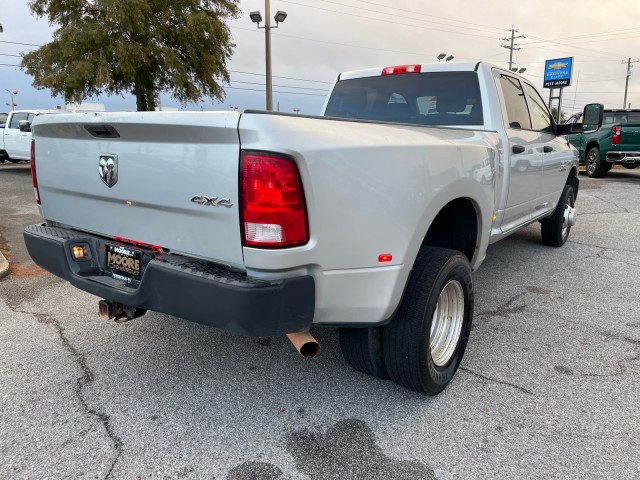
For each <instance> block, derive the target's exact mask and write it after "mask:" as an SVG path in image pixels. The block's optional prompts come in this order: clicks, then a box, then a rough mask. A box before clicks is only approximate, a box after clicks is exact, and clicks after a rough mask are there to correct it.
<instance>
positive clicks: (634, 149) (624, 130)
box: [568, 109, 640, 178]
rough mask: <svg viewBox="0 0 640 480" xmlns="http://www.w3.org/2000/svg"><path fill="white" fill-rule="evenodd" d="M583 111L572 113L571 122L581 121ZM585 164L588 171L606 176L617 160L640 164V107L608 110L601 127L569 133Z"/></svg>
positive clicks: (626, 164) (627, 165)
mask: <svg viewBox="0 0 640 480" xmlns="http://www.w3.org/2000/svg"><path fill="white" fill-rule="evenodd" d="M581 122H582V113H577V114H574V115H572V116H571V117H569V121H568V123H569V124H574V123H581ZM568 139H569V142H571V144H572V145H574V146H575V147H576V148H577V149H578V152H579V155H580V163H581V164H583V165H585V167H586V171H587V175H589V176H590V177H594V178H599V177H603V176H604V175H605V174H606V173H607V172H608V171H609V170H611V167H612V166H613V165H614V164H620V165H622V166H623V167H625V168H638V167H640V110H631V109H619V110H618V109H616V110H605V111H604V114H603V122H602V126H601V128H599V129H598V130H596V131H592V132H588V133H586V132H585V133H576V134H572V135H568Z"/></svg>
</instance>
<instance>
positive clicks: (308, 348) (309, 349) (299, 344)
mask: <svg viewBox="0 0 640 480" xmlns="http://www.w3.org/2000/svg"><path fill="white" fill-rule="evenodd" d="M287 338H288V339H289V340H290V341H291V343H293V346H294V347H295V348H296V350H297V351H298V353H299V354H300V355H302V356H303V357H306V358H310V357H315V356H316V355H317V354H318V353H320V344H319V343H318V342H317V341H316V339H315V338H313V336H312V335H311V334H310V333H309V332H299V333H287Z"/></svg>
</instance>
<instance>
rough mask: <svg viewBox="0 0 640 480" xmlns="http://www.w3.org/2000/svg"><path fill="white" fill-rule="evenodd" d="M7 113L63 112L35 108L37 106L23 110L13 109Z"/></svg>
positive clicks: (61, 111) (62, 111)
mask: <svg viewBox="0 0 640 480" xmlns="http://www.w3.org/2000/svg"><path fill="white" fill-rule="evenodd" d="M9 113H35V114H41V113H64V110H47V109H37V108H33V109H24V110H13V111H11V112H9Z"/></svg>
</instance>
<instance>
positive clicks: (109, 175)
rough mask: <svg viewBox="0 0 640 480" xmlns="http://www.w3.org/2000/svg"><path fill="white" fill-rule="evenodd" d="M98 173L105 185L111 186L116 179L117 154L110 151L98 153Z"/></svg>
mask: <svg viewBox="0 0 640 480" xmlns="http://www.w3.org/2000/svg"><path fill="white" fill-rule="evenodd" d="M98 173H99V174H100V178H101V179H102V181H103V182H104V184H105V185H106V186H107V187H109V188H111V187H113V186H114V185H115V184H116V182H117V181H118V155H112V154H110V153H104V154H102V155H100V161H99V162H98Z"/></svg>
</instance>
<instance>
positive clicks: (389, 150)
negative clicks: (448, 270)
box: [240, 114, 499, 271]
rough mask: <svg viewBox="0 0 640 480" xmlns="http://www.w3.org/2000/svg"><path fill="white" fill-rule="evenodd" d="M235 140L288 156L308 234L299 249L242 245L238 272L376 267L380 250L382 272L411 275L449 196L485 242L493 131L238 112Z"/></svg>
mask: <svg viewBox="0 0 640 480" xmlns="http://www.w3.org/2000/svg"><path fill="white" fill-rule="evenodd" d="M240 140H241V146H242V149H245V150H261V151H271V152H278V153H284V154H287V155H290V156H291V157H293V158H294V159H295V160H296V162H297V164H298V166H299V169H300V174H301V177H302V182H303V188H304V191H305V198H306V202H307V208H308V213H309V228H310V236H311V239H310V242H309V244H308V245H305V246H303V247H298V248H295V249H287V250H286V251H265V250H258V249H252V248H245V249H244V259H245V266H246V268H247V269H257V270H274V269H281V268H292V267H295V266H296V265H310V264H312V265H317V266H318V267H319V268H320V269H322V270H323V271H328V270H335V269H361V268H376V267H380V266H381V264H380V263H379V262H378V256H379V255H380V254H382V253H391V254H392V255H393V261H392V262H391V264H385V265H386V266H388V265H401V266H405V267H406V268H409V269H410V268H411V266H412V265H413V261H414V260H415V257H416V255H417V252H418V249H419V247H420V244H421V243H422V240H423V239H424V236H425V234H426V232H427V229H428V228H429V226H430V224H431V222H432V220H433V219H434V218H435V216H436V215H437V214H438V212H439V211H440V210H441V209H442V207H443V206H445V205H446V204H447V203H449V202H450V201H452V200H454V199H456V198H469V199H470V200H471V201H472V202H473V203H474V204H475V206H476V210H477V211H478V224H479V229H480V231H479V232H478V237H479V238H480V237H482V238H483V240H484V239H486V238H488V231H489V228H490V225H491V216H492V214H493V202H494V188H495V181H496V175H495V170H496V168H497V164H498V158H497V157H496V155H497V144H498V142H499V137H498V134H497V133H495V132H485V131H475V130H463V129H452V128H430V127H420V126H409V125H393V124H380V123H371V122H360V121H348V120H345V121H341V120H333V119H325V118H320V117H302V116H296V115H292V116H289V115H261V114H245V115H243V116H242V117H241V119H240ZM283 146H286V148H283ZM483 172H485V174H484V175H483V174H482V173H483ZM483 232H484V233H483ZM484 248H486V244H485V245H484ZM484 248H480V249H479V251H480V254H476V258H474V263H479V262H480V261H481V260H482V257H483V255H484Z"/></svg>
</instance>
